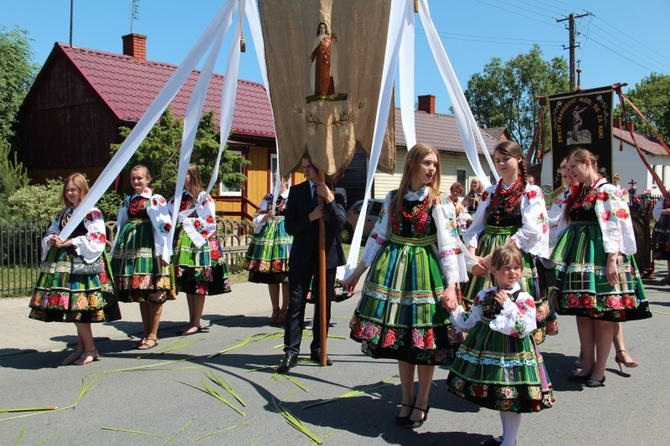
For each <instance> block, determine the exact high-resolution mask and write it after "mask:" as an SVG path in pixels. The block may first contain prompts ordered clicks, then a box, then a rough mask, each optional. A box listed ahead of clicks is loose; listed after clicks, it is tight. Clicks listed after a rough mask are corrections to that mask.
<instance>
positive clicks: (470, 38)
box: [416, 27, 562, 46]
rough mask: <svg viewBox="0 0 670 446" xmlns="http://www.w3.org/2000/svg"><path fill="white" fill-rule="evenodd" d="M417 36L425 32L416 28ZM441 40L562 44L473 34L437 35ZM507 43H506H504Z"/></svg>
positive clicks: (552, 41) (439, 33)
mask: <svg viewBox="0 0 670 446" xmlns="http://www.w3.org/2000/svg"><path fill="white" fill-rule="evenodd" d="M416 31H417V34H419V33H420V34H422V35H425V30H424V29H422V28H418V27H417V30H416ZM437 34H438V35H439V36H440V37H442V38H443V39H452V40H464V41H469V42H484V43H500V44H503V45H506V44H509V45H516V44H520V43H521V44H534V43H543V44H546V45H547V46H560V45H561V44H562V42H560V41H557V40H534V39H522V38H516V37H500V36H481V35H474V34H459V33H445V32H438V33H437ZM501 41H503V42H501ZM504 41H507V42H504Z"/></svg>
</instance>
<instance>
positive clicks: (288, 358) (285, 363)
mask: <svg viewBox="0 0 670 446" xmlns="http://www.w3.org/2000/svg"><path fill="white" fill-rule="evenodd" d="M296 364H298V357H297V356H293V355H285V356H284V359H282V360H281V362H280V363H279V365H278V366H277V373H288V371H289V370H290V369H291V368H292V367H295V366H296Z"/></svg>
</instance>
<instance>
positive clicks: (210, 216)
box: [170, 164, 231, 336]
mask: <svg viewBox="0 0 670 446" xmlns="http://www.w3.org/2000/svg"><path fill="white" fill-rule="evenodd" d="M173 206H174V199H173V200H171V202H170V212H171V213H172V212H174V209H173ZM177 221H178V223H179V224H178V226H177V230H176V234H175V240H176V242H175V249H174V254H175V255H174V257H173V265H174V269H175V276H176V282H177V291H182V292H184V293H186V301H187V302H188V315H189V318H188V326H186V328H185V329H183V330H180V331H178V332H177V334H178V335H183V336H189V335H193V334H196V333H200V332H202V327H201V326H200V318H201V317H202V312H203V310H204V308H205V296H206V295H210V296H211V295H216V294H224V293H230V291H231V289H230V280H228V268H227V267H226V263H225V261H224V258H223V256H222V251H221V243H220V242H219V239H218V237H217V235H216V229H217V226H216V207H215V205H214V200H212V197H210V195H209V194H208V193H207V192H206V191H205V190H204V188H203V186H202V179H201V178H200V172H199V171H198V166H196V165H195V164H189V165H188V170H187V171H186V177H185V179H184V193H183V194H182V197H181V204H180V206H179V216H178V217H177Z"/></svg>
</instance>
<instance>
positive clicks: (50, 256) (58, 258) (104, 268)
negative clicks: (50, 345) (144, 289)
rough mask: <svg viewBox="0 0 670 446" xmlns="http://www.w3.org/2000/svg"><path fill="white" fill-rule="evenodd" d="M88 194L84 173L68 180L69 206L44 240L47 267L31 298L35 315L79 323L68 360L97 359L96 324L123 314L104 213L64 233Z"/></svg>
mask: <svg viewBox="0 0 670 446" xmlns="http://www.w3.org/2000/svg"><path fill="white" fill-rule="evenodd" d="M87 193H88V182H87V181H86V178H85V177H84V176H83V175H82V174H80V173H73V174H72V175H70V176H69V177H67V178H66V179H65V181H64V184H63V192H62V194H61V202H62V203H63V206H64V208H63V210H62V211H60V212H59V213H58V215H57V216H56V217H55V218H54V219H53V221H52V222H51V226H49V229H48V230H47V234H46V235H45V236H44V238H43V239H42V271H41V273H40V275H39V277H38V279H37V283H36V284H35V288H34V291H33V296H32V298H31V299H30V308H31V310H30V315H29V317H30V318H32V319H38V320H41V321H45V322H74V323H75V326H76V327H77V350H75V352H74V353H72V354H71V355H70V356H68V357H67V358H65V359H64V360H63V363H62V364H63V365H69V364H76V365H84V364H89V363H91V362H93V361H97V360H98V356H99V355H98V350H97V349H96V348H95V343H94V342H93V333H92V331H91V323H98V322H110V321H115V320H118V319H121V312H120V311H119V305H118V303H117V300H116V295H115V293H114V289H113V288H112V277H111V275H110V273H109V261H108V259H107V255H106V254H105V241H106V236H105V233H106V231H105V220H104V219H103V217H102V213H101V212H100V211H99V210H98V209H96V208H92V209H91V210H90V211H89V212H88V214H86V216H85V217H84V220H83V221H82V222H81V223H80V224H79V225H78V226H77V227H76V228H75V229H74V231H72V235H70V238H68V239H66V240H61V238H60V237H59V234H60V232H61V230H62V229H63V227H65V225H66V224H67V222H68V220H69V219H70V217H71V216H72V213H73V212H74V211H75V209H76V208H77V206H79V203H81V200H83V199H84V197H85V196H86V194H87Z"/></svg>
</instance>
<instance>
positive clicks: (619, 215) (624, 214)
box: [616, 209, 628, 220]
mask: <svg viewBox="0 0 670 446" xmlns="http://www.w3.org/2000/svg"><path fill="white" fill-rule="evenodd" d="M616 216H617V218H620V219H622V220H625V219H627V218H628V211H626V210H625V209H617V211H616Z"/></svg>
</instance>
